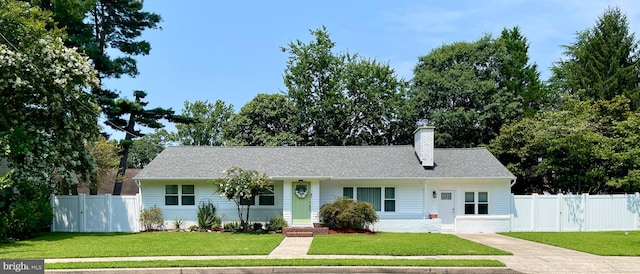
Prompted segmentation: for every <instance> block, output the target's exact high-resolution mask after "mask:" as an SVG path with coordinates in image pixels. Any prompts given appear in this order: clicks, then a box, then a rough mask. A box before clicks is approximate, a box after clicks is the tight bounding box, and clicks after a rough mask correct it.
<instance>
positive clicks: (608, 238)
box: [500, 231, 640, 256]
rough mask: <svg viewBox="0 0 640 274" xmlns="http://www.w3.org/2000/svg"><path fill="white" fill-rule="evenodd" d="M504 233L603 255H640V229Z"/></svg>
mask: <svg viewBox="0 0 640 274" xmlns="http://www.w3.org/2000/svg"><path fill="white" fill-rule="evenodd" d="M500 234H502V235H506V236H510V237H515V238H520V239H524V240H529V241H533V242H539V243H543V244H548V245H553V246H558V247H563V248H567V249H573V250H577V251H582V252H586V253H591V254H595V255H601V256H640V231H629V232H628V235H625V233H624V232H622V231H614V232H509V233H500Z"/></svg>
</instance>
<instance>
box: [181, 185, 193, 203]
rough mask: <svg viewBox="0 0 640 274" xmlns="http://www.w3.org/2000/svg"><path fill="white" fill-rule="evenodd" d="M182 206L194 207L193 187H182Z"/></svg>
mask: <svg viewBox="0 0 640 274" xmlns="http://www.w3.org/2000/svg"><path fill="white" fill-rule="evenodd" d="M181 198H182V205H195V204H196V196H195V187H194V186H193V185H182V197H181Z"/></svg>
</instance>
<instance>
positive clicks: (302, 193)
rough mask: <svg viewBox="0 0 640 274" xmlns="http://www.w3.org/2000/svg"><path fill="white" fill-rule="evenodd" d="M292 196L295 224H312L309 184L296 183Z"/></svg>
mask: <svg viewBox="0 0 640 274" xmlns="http://www.w3.org/2000/svg"><path fill="white" fill-rule="evenodd" d="M292 192H293V193H292V194H291V200H292V202H291V205H292V207H293V209H292V212H293V224H294V225H301V224H311V186H310V184H309V183H308V182H294V183H293V191H292Z"/></svg>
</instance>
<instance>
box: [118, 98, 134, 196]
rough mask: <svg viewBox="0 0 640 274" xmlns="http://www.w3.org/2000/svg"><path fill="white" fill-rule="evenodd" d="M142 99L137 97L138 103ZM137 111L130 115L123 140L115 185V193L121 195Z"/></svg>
mask: <svg viewBox="0 0 640 274" xmlns="http://www.w3.org/2000/svg"><path fill="white" fill-rule="evenodd" d="M139 101H140V98H138V97H136V103H138V102H139ZM135 123H136V112H134V111H132V112H131V114H130V115H129V122H128V123H127V128H126V130H127V134H126V135H125V137H124V142H122V158H120V166H119V167H118V174H117V175H116V183H115V184H114V185H113V195H120V193H121V192H122V184H123V180H124V179H126V178H125V173H126V172H127V158H128V157H129V148H130V147H131V140H132V139H133V137H134V135H133V131H134V130H135V126H136V124H135Z"/></svg>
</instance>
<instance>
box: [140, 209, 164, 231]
mask: <svg viewBox="0 0 640 274" xmlns="http://www.w3.org/2000/svg"><path fill="white" fill-rule="evenodd" d="M140 222H141V223H142V227H143V228H144V230H145V231H151V230H160V229H162V227H164V217H162V210H161V209H160V208H159V207H157V206H155V205H154V206H152V207H151V208H149V209H145V210H142V213H140Z"/></svg>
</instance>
